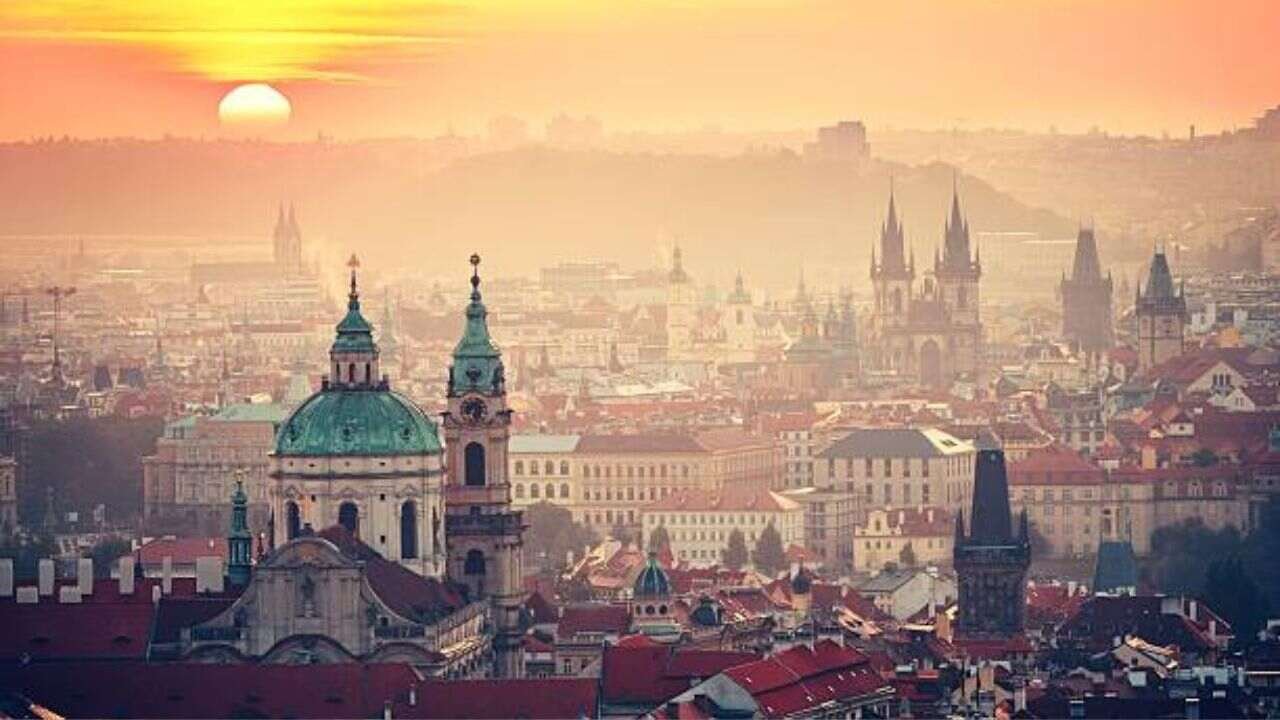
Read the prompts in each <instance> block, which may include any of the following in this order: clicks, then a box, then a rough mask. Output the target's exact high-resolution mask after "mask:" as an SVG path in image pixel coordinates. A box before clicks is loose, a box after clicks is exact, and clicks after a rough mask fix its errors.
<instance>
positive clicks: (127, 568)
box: [120, 555, 135, 595]
mask: <svg viewBox="0 0 1280 720" xmlns="http://www.w3.org/2000/svg"><path fill="white" fill-rule="evenodd" d="M134 562H135V561H134V559H133V556H132V555H125V556H124V557H122V558H120V594H121V595H132V594H133V572H134Z"/></svg>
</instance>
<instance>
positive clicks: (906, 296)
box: [871, 188, 916, 333]
mask: <svg viewBox="0 0 1280 720" xmlns="http://www.w3.org/2000/svg"><path fill="white" fill-rule="evenodd" d="M915 277H916V268H915V262H914V260H913V261H912V262H911V263H910V264H908V262H907V250H906V236H905V233H904V231H903V226H902V223H901V222H900V221H899V220H898V209H897V203H896V201H895V198H894V194H893V189H892V188H890V189H889V214H888V217H887V218H886V219H885V221H884V224H883V225H881V226H880V258H879V263H877V262H876V251H875V248H874V247H873V248H872V249H871V284H872V286H873V287H874V289H875V298H876V299H875V303H876V304H875V324H876V328H875V329H876V332H877V333H883V332H884V331H886V330H889V329H893V328H900V327H902V326H904V325H906V324H907V315H908V312H909V310H910V307H911V284H912V282H914V281H915Z"/></svg>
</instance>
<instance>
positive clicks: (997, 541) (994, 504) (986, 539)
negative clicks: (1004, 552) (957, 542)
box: [969, 449, 1014, 545]
mask: <svg viewBox="0 0 1280 720" xmlns="http://www.w3.org/2000/svg"><path fill="white" fill-rule="evenodd" d="M969 542H970V544H974V545H1012V544H1013V543H1014V538H1013V521H1012V518H1011V517H1010V514H1009V479H1008V478H1007V477H1006V475H1005V469H1004V452H1002V451H1000V450H989V449H983V450H980V451H978V460H977V463H976V464H975V466H974V479H973V509H972V510H971V511H970V513H969Z"/></svg>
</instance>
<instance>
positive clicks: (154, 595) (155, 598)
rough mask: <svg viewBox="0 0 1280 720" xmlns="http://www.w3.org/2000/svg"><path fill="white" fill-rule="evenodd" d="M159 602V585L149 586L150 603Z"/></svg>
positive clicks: (156, 603)
mask: <svg viewBox="0 0 1280 720" xmlns="http://www.w3.org/2000/svg"><path fill="white" fill-rule="evenodd" d="M159 603H160V586H159V585H152V586H151V604H152V605H158V604H159Z"/></svg>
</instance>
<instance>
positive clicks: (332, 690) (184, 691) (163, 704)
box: [0, 661, 487, 718]
mask: <svg viewBox="0 0 1280 720" xmlns="http://www.w3.org/2000/svg"><path fill="white" fill-rule="evenodd" d="M418 681H419V677H418V675H417V673H416V672H414V670H413V668H412V667H411V666H409V665H401V664H385V665H376V664H375V665H361V664H355V663H350V664H322V665H235V664H231V665H216V664H212V665H211V664H185V663H173V664H170V663H153V664H147V663H143V662H141V661H138V662H111V663H102V662H93V663H87V662H67V663H37V664H33V665H29V666H26V667H22V668H7V669H5V670H3V671H0V683H3V684H5V685H8V686H9V687H13V688H16V689H18V690H19V691H20V692H22V693H23V694H24V695H26V696H28V697H30V698H31V699H33V700H35V701H37V702H40V703H41V704H43V705H45V706H46V707H48V708H50V709H51V710H54V711H55V712H57V713H59V714H61V715H63V716H64V717H132V718H172V717H185V718H225V717H292V718H334V717H380V716H381V714H382V709H383V703H384V702H385V701H387V700H393V701H394V700H395V699H396V698H398V697H399V698H407V695H408V691H409V688H410V687H412V686H413V685H414V684H415V683H417V682H418ZM431 690H434V694H432V695H424V694H423V691H421V690H420V691H419V693H418V697H419V702H418V705H419V707H421V706H422V705H424V704H431V703H435V702H440V701H441V700H442V699H443V698H445V697H447V696H449V695H450V693H446V692H442V691H441V689H439V688H428V692H429V693H430V692H431ZM403 712H404V709H401V708H398V707H397V712H396V716H397V717H402V716H404V715H403ZM454 717H460V718H461V717H487V716H483V715H478V714H473V715H462V714H458V715H455V716H454Z"/></svg>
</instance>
